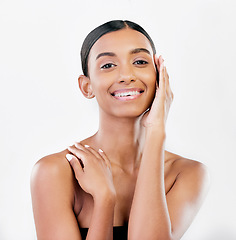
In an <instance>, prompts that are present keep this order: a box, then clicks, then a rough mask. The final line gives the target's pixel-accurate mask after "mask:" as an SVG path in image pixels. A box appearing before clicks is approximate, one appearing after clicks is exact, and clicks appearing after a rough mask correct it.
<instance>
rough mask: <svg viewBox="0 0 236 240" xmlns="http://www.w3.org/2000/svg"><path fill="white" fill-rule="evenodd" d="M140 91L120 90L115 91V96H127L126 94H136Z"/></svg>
mask: <svg viewBox="0 0 236 240" xmlns="http://www.w3.org/2000/svg"><path fill="white" fill-rule="evenodd" d="M138 94H140V92H138V91H130V92H120V93H115V96H116V97H127V96H134V95H138Z"/></svg>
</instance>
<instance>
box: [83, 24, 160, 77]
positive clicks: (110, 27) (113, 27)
mask: <svg viewBox="0 0 236 240" xmlns="http://www.w3.org/2000/svg"><path fill="white" fill-rule="evenodd" d="M124 28H131V29H133V30H136V31H138V32H140V33H142V34H143V35H144V36H145V37H146V38H147V39H148V40H149V42H150V44H151V47H152V50H153V53H154V54H155V53H156V49H155V46H154V43H153V41H152V39H151V37H150V36H149V35H148V33H147V32H146V31H145V30H144V29H143V28H142V27H141V26H139V25H138V24H137V23H134V22H131V21H127V20H125V21H123V20H113V21H109V22H106V23H104V24H102V25H100V26H98V27H97V28H95V29H94V30H92V31H91V32H90V33H89V34H88V35H87V37H86V38H85V40H84V42H83V45H82V48H81V51H80V56H81V63H82V70H83V74H84V75H85V76H88V56H89V53H90V50H91V48H92V46H93V45H94V43H95V42H96V41H97V40H98V39H99V38H100V37H102V36H103V35H105V34H106V33H109V32H114V31H118V30H121V29H124Z"/></svg>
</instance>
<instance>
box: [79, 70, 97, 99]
mask: <svg viewBox="0 0 236 240" xmlns="http://www.w3.org/2000/svg"><path fill="white" fill-rule="evenodd" d="M78 83H79V88H80V90H81V92H82V93H83V95H84V96H85V97H86V98H88V99H91V98H94V97H95V95H94V93H93V89H92V85H91V82H90V79H89V78H88V77H86V76H84V75H80V76H79V78H78Z"/></svg>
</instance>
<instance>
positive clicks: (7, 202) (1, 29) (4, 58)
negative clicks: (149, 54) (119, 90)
mask: <svg viewBox="0 0 236 240" xmlns="http://www.w3.org/2000/svg"><path fill="white" fill-rule="evenodd" d="M235 12H236V1H234V0H232V1H229V0H224V1H223V0H222V1H214V0H194V1H191V0H189V1H187V0H186V1H183V0H182V1H181V0H178V1H175V0H173V1H150V0H145V1H140V0H136V1H134V0H119V1H118V0H117V1H107V0H101V1H95V0H94V1H92V0H86V1H78V0H77V1H76V0H67V1H60V0H57V1H56V0H41V1H35V0H21V1H17V0H1V1H0V68H1V69H0V80H1V87H0V106H1V117H0V136H1V142H0V147H1V152H0V153H1V161H0V208H1V210H0V239H3V240H13V239H14V240H15V239H22V240H30V239H36V234H35V229H34V222H33V215H32V208H31V198H30V187H29V180H30V173H31V169H32V167H33V165H34V163H35V162H36V161H37V160H38V159H40V158H41V157H43V156H45V155H47V154H50V153H54V152H57V151H60V150H63V149H65V148H66V147H67V146H68V145H69V144H72V143H73V142H74V141H75V140H82V139H83V138H85V137H87V136H89V135H91V134H92V133H94V132H95V131H96V129H97V126H98V117H97V106H96V103H95V101H94V100H86V99H84V98H83V97H82V94H81V93H80V92H79V88H78V86H77V77H78V75H79V74H80V73H81V67H80V58H79V51H80V47H81V44H82V41H83V39H84V37H85V36H86V35H87V33H88V32H89V31H91V30H92V29H93V28H94V27H96V26H98V25H100V24H102V23H104V22H106V21H108V20H112V19H128V20H132V21H135V22H137V23H139V24H140V25H141V26H143V27H144V28H145V29H146V30H147V31H148V32H149V33H150V35H151V36H152V38H153V40H154V41H155V44H156V48H157V51H158V53H159V54H162V55H163V57H164V59H165V62H166V65H167V67H168V71H169V74H170V77H171V78H170V80H171V86H172V89H173V92H174V94H175V99H174V102H173V105H172V109H171V112H170V114H169V119H168V126H167V134H168V135H167V149H168V150H170V151H173V152H175V153H178V154H180V155H182V156H185V157H188V158H191V159H196V160H199V161H201V162H203V163H205V164H206V165H207V166H208V168H209V171H210V174H211V181H212V183H211V189H210V191H209V194H208V196H207V199H206V201H205V202H204V205H203V207H202V208H201V210H200V212H199V214H198V215H197V217H196V219H195V220H194V222H193V224H192V225H191V227H190V228H189V230H188V231H187V232H186V234H185V236H184V237H183V239H184V240H222V239H224V240H232V239H236V230H235V228H236V216H235V215H236V187H235V184H236V174H235V166H236V165H235V161H236V159H235V147H236V146H235V145H236V111H235V96H234V94H235V92H236V84H235V82H236V76H235V56H236V47H235V44H236V26H235V23H236V15H235Z"/></svg>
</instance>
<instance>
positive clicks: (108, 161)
mask: <svg viewBox="0 0 236 240" xmlns="http://www.w3.org/2000/svg"><path fill="white" fill-rule="evenodd" d="M98 152H99V154H100V155H101V156H102V158H103V159H104V161H105V163H106V165H107V166H108V167H109V168H111V161H110V160H109V159H108V157H107V155H106V154H105V153H104V152H103V150H102V149H99V150H98Z"/></svg>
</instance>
